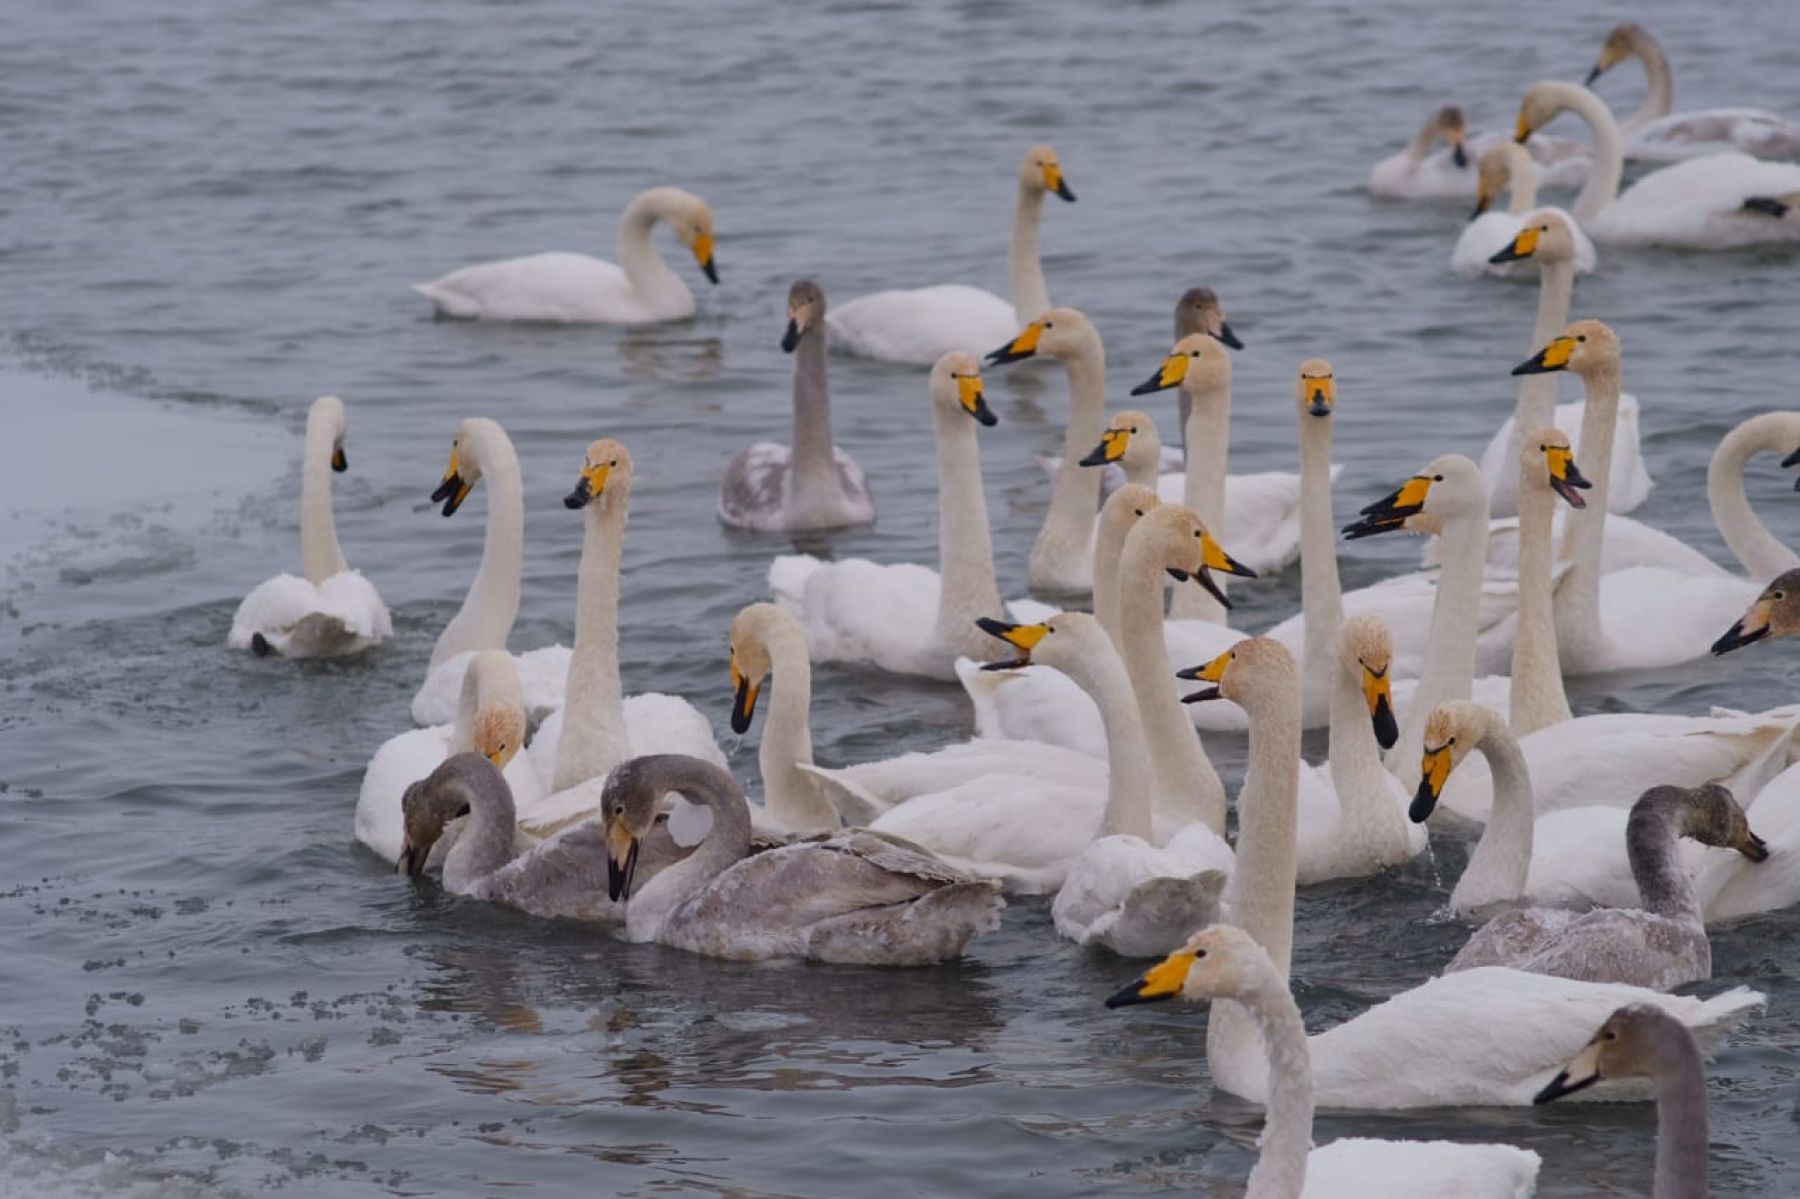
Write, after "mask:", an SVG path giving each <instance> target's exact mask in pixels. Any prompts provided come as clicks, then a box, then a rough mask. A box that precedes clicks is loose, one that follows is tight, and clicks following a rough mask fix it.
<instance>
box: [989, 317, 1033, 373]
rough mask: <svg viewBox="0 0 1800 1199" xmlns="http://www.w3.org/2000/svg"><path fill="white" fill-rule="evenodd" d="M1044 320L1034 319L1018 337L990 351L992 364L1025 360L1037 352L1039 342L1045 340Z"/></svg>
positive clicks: (1000, 364)
mask: <svg viewBox="0 0 1800 1199" xmlns="http://www.w3.org/2000/svg"><path fill="white" fill-rule="evenodd" d="M1043 336H1044V322H1043V321H1032V322H1031V323H1030V324H1029V325H1026V326H1025V329H1024V331H1023V332H1022V333H1020V334H1019V335H1018V336H1017V337H1015V338H1013V339H1012V340H1011V341H1009V342H1007V343H1006V344H1005V345H1003V346H1001V347H1000V348H999V349H997V350H991V351H989V353H988V356H987V361H988V365H990V366H1005V365H1006V364H1007V363H1009V362H1023V361H1025V359H1027V358H1029V357H1031V356H1032V355H1033V354H1035V353H1037V348H1038V342H1039V341H1041V340H1043Z"/></svg>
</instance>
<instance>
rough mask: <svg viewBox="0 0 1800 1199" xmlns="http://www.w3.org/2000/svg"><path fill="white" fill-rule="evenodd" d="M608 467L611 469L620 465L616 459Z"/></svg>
mask: <svg viewBox="0 0 1800 1199" xmlns="http://www.w3.org/2000/svg"><path fill="white" fill-rule="evenodd" d="M606 465H607V468H608V469H611V468H612V467H615V466H617V465H619V460H618V459H617V458H614V459H613V460H612V461H611V462H608V463H607V464H606Z"/></svg>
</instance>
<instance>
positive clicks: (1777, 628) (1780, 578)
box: [1712, 570, 1800, 655]
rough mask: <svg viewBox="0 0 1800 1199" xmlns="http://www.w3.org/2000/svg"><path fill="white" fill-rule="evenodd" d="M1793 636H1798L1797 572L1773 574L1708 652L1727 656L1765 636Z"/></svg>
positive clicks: (1799, 574)
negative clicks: (1772, 579) (1774, 575)
mask: <svg viewBox="0 0 1800 1199" xmlns="http://www.w3.org/2000/svg"><path fill="white" fill-rule="evenodd" d="M1795 634H1800V570H1789V571H1784V572H1782V573H1781V574H1780V575H1777V576H1776V577H1775V580H1774V581H1773V582H1771V583H1770V584H1769V585H1768V586H1767V587H1765V588H1763V591H1762V594H1761V595H1759V596H1757V597H1756V598H1755V599H1754V600H1752V601H1751V603H1750V606H1749V607H1748V608H1746V609H1745V610H1744V614H1743V615H1742V616H1740V617H1738V618H1737V619H1736V620H1734V621H1732V622H1731V627H1730V628H1728V629H1726V630H1725V632H1724V634H1723V635H1722V636H1720V637H1719V639H1718V640H1717V641H1715V642H1713V644H1712V652H1713V653H1714V654H1715V655H1718V654H1728V653H1730V652H1731V651H1732V650H1734V649H1742V648H1743V647H1744V646H1746V645H1750V644H1752V643H1753V642H1757V641H1761V640H1762V639H1763V638H1765V637H1792V636H1794V635H1795Z"/></svg>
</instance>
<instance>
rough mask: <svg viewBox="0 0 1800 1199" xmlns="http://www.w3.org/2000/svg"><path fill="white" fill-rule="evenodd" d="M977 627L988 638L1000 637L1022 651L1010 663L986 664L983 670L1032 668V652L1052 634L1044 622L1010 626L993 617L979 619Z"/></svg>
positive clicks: (977, 619)
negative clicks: (1047, 635)
mask: <svg viewBox="0 0 1800 1199" xmlns="http://www.w3.org/2000/svg"><path fill="white" fill-rule="evenodd" d="M975 627H976V628H978V629H980V630H981V631H982V632H984V633H986V634H987V635H988V636H990V637H998V638H1000V640H1002V641H1004V642H1006V643H1007V644H1008V645H1010V646H1013V647H1015V648H1017V649H1018V650H1020V651H1021V652H1020V654H1019V656H1018V657H1017V658H1014V659H1013V660H1012V661H1010V662H987V663H984V664H983V665H982V667H981V669H983V670H1017V669H1019V668H1020V667H1021V666H1030V665H1031V651H1032V650H1033V649H1035V648H1036V647H1037V643H1038V642H1040V641H1042V640H1043V639H1044V637H1045V635H1046V634H1048V633H1049V632H1050V626H1049V625H1048V624H1045V623H1042V622H1040V623H1038V624H1008V623H1007V622H1006V621H1004V620H995V619H994V618H993V617H991V616H981V617H977V618H976V620H975Z"/></svg>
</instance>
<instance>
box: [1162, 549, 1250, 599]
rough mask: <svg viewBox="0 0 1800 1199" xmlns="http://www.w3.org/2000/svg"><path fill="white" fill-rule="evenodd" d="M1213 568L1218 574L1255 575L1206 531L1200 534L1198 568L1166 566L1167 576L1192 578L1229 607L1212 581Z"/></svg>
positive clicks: (1241, 576) (1181, 578) (1180, 579)
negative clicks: (1190, 569)
mask: <svg viewBox="0 0 1800 1199" xmlns="http://www.w3.org/2000/svg"><path fill="white" fill-rule="evenodd" d="M1215 570H1216V571H1218V572H1219V573H1220V574H1228V575H1236V576H1237V577H1238V578H1240V579H1254V578H1255V577H1256V572H1255V571H1254V570H1251V569H1250V568H1249V567H1248V566H1245V565H1244V564H1243V563H1242V562H1239V561H1238V560H1237V559H1236V558H1233V557H1232V556H1231V555H1230V554H1228V553H1226V552H1225V547H1224V546H1222V545H1220V544H1219V543H1218V542H1216V541H1214V540H1213V538H1212V534H1211V533H1206V532H1202V533H1201V534H1200V569H1199V570H1193V571H1189V570H1183V569H1182V568H1181V567H1179V566H1171V567H1169V568H1168V571H1169V577H1170V578H1172V579H1174V580H1175V581H1176V582H1177V583H1185V582H1187V581H1188V580H1189V579H1192V580H1194V582H1196V583H1198V584H1200V586H1202V587H1204V588H1206V590H1207V591H1208V592H1210V593H1211V594H1212V597H1213V598H1214V599H1216V600H1218V601H1219V602H1220V603H1221V604H1224V605H1225V607H1226V608H1230V607H1231V601H1230V600H1228V599H1226V598H1225V593H1224V592H1223V591H1221V590H1219V585H1218V584H1217V583H1215V582H1213V577H1212V572H1213V571H1215Z"/></svg>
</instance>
